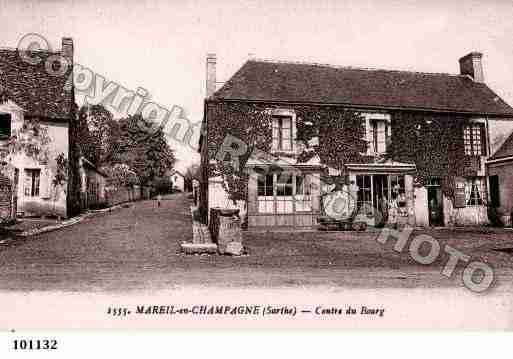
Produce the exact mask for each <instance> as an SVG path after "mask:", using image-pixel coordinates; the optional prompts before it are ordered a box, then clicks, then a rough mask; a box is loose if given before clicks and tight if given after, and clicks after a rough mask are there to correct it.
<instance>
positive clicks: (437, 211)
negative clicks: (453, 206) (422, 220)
mask: <svg viewBox="0 0 513 359" xmlns="http://www.w3.org/2000/svg"><path fill="white" fill-rule="evenodd" d="M427 190H428V209H429V225H430V226H443V225H444V214H443V208H444V206H443V196H442V188H441V186H440V182H439V180H431V181H430V183H429V185H428V186H427Z"/></svg>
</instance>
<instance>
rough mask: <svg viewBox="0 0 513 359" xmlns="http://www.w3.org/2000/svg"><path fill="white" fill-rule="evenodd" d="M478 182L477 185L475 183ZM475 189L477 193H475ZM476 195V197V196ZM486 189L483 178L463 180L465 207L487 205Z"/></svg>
mask: <svg viewBox="0 0 513 359" xmlns="http://www.w3.org/2000/svg"><path fill="white" fill-rule="evenodd" d="M478 181H479V183H477V182H478ZM476 189H477V191H476ZM476 194H477V195H476ZM487 202H488V201H487V188H486V181H485V178H484V177H472V178H466V179H465V207H482V206H486V205H487Z"/></svg>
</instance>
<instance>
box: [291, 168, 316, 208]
mask: <svg viewBox="0 0 513 359" xmlns="http://www.w3.org/2000/svg"><path fill="white" fill-rule="evenodd" d="M309 178H310V177H308V176H298V175H296V196H295V201H296V212H308V211H311V210H312V197H311V188H310V181H309Z"/></svg>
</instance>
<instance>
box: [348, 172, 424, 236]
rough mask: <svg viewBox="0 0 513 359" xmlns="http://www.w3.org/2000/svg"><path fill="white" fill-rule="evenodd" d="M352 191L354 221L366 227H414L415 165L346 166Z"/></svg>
mask: <svg viewBox="0 0 513 359" xmlns="http://www.w3.org/2000/svg"><path fill="white" fill-rule="evenodd" d="M347 169H348V171H349V180H350V182H351V185H352V186H354V187H355V191H354V192H355V193H356V203H357V210H358V220H361V221H365V222H367V224H368V225H370V226H382V225H384V224H385V223H390V224H398V225H404V224H410V225H415V209H414V208H415V205H414V193H413V174H414V173H415V170H416V169H415V165H412V164H405V163H398V162H387V163H379V164H376V163H372V164H349V165H347Z"/></svg>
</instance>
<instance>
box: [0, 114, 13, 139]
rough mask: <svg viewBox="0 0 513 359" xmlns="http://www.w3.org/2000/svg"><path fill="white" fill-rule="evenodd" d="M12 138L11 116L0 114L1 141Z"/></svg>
mask: <svg viewBox="0 0 513 359" xmlns="http://www.w3.org/2000/svg"><path fill="white" fill-rule="evenodd" d="M9 137H11V115H10V114H8V113H0V140H8V139H9Z"/></svg>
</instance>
